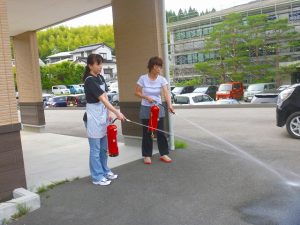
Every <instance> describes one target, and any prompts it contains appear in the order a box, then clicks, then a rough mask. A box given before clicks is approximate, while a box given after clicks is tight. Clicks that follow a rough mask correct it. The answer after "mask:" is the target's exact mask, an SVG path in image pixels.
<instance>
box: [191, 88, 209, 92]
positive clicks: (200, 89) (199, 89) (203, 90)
mask: <svg viewBox="0 0 300 225" xmlns="http://www.w3.org/2000/svg"><path fill="white" fill-rule="evenodd" d="M207 89H208V87H198V88H196V89H195V90H194V93H205V92H206V91H207Z"/></svg>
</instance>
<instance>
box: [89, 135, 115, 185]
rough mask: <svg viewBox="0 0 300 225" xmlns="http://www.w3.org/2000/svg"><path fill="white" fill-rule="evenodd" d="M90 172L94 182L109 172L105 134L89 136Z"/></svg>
mask: <svg viewBox="0 0 300 225" xmlns="http://www.w3.org/2000/svg"><path fill="white" fill-rule="evenodd" d="M89 144H90V172H91V177H92V180H93V181H94V182H97V181H100V180H102V179H103V178H105V177H106V175H107V174H108V173H109V172H111V170H110V169H109V168H108V166H107V136H104V137H103V138H89Z"/></svg>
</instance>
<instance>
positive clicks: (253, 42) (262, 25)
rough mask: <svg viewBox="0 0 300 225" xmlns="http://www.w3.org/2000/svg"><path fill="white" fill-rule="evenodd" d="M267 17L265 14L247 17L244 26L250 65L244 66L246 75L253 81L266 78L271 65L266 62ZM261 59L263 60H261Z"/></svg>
mask: <svg viewBox="0 0 300 225" xmlns="http://www.w3.org/2000/svg"><path fill="white" fill-rule="evenodd" d="M267 24H268V16H267V15H266V14H260V15H254V16H249V17H247V20H246V24H245V32H246V34H247V35H246V43H247V49H246V51H248V53H249V56H251V57H250V63H249V64H248V65H246V71H247V73H248V75H250V76H251V78H252V79H253V80H254V81H258V80H261V79H263V78H266V77H268V79H269V75H270V73H269V70H270V68H271V65H270V64H268V63H267V61H266V54H265V52H266V47H267V45H266V44H267V39H266V31H267ZM262 57H263V59H264V60H262V59H261V58H262ZM268 79H267V80H268Z"/></svg>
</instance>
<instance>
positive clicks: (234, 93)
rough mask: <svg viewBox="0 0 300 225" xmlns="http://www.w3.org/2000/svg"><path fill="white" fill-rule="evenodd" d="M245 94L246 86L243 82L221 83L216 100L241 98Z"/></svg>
mask: <svg viewBox="0 0 300 225" xmlns="http://www.w3.org/2000/svg"><path fill="white" fill-rule="evenodd" d="M243 94H244V87H243V84H242V83H241V82H228V83H224V84H221V85H220V86H219V89H218V91H217V94H216V100H220V99H228V98H230V99H237V100H241V99H242V98H243Z"/></svg>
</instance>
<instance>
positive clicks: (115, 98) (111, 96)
mask: <svg viewBox="0 0 300 225" xmlns="http://www.w3.org/2000/svg"><path fill="white" fill-rule="evenodd" d="M107 97H108V100H109V102H110V103H111V104H112V105H119V93H115V92H108V93H107Z"/></svg>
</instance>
